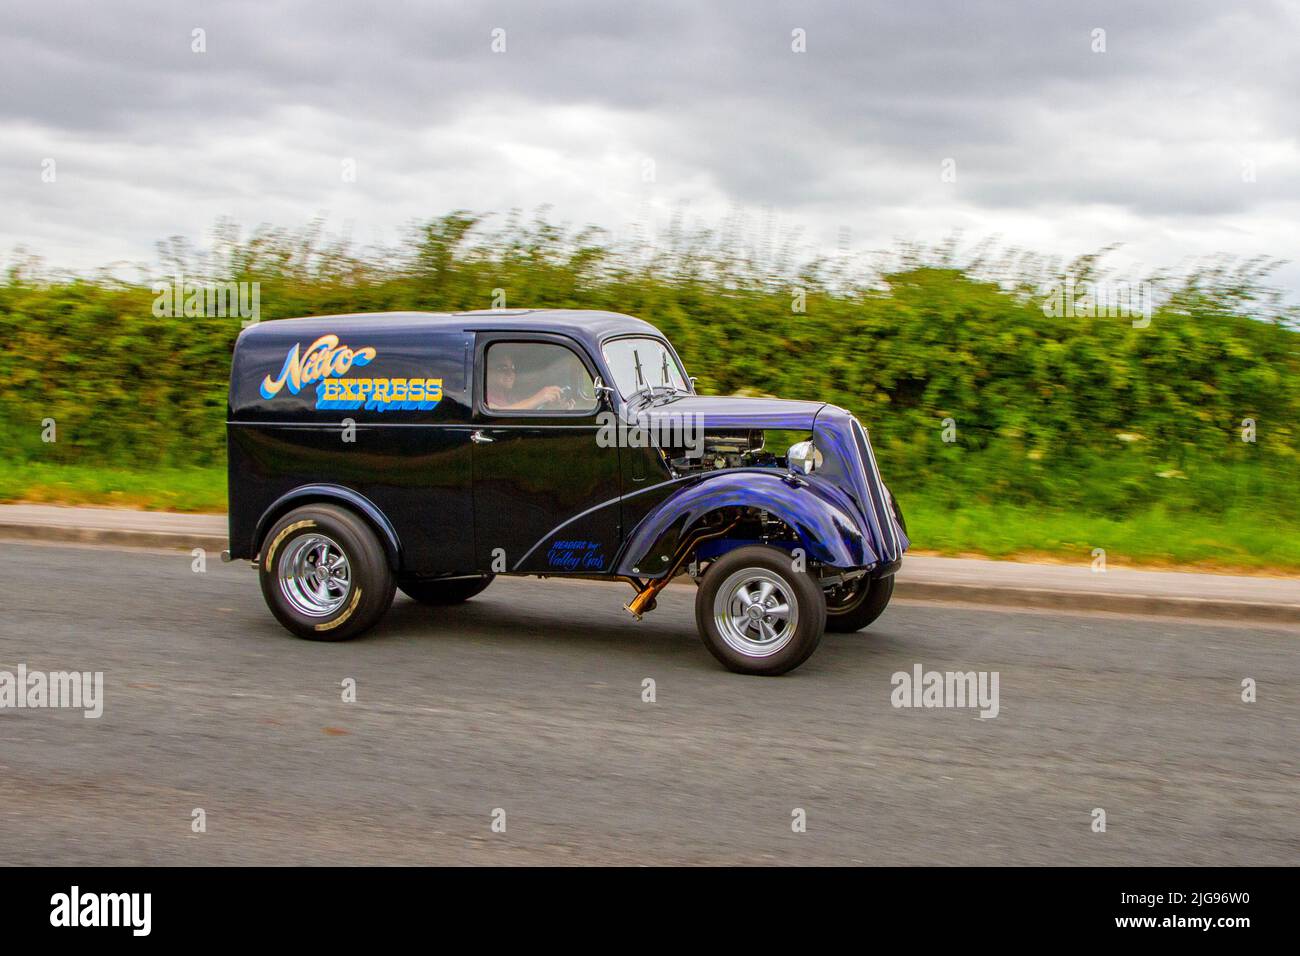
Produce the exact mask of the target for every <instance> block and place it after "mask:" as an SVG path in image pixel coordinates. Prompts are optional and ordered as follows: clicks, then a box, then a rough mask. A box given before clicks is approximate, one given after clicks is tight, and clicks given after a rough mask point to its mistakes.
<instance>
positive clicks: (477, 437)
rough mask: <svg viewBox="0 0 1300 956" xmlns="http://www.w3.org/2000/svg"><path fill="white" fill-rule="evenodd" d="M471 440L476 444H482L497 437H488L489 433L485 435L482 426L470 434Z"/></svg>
mask: <svg viewBox="0 0 1300 956" xmlns="http://www.w3.org/2000/svg"><path fill="white" fill-rule="evenodd" d="M469 440H470V441H472V442H474V443H475V444H476V445H482V444H483V443H484V442H491V441H496V439H495V438H488V436H487V435H484V434H483V429H481V428H476V429H475V430H474V431H473V432H471V433H470V436H469Z"/></svg>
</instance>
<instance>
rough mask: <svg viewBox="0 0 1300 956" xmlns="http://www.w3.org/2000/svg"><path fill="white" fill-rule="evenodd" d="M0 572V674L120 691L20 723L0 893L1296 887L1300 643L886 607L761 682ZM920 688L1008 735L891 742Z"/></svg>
mask: <svg viewBox="0 0 1300 956" xmlns="http://www.w3.org/2000/svg"><path fill="white" fill-rule="evenodd" d="M0 547H3V548H4V553H5V557H6V559H7V560H6V567H7V574H6V575H5V579H6V580H5V586H4V590H3V598H2V599H0V601H2V609H0V671H4V670H8V671H11V672H14V671H16V670H17V667H18V665H19V664H20V663H22V664H25V665H26V667H27V668H28V670H29V671H63V670H80V671H103V672H104V675H105V677H104V679H105V691H104V696H105V702H104V712H103V716H102V717H101V718H99V719H86V718H84V717H83V716H82V713H81V712H80V711H72V710H51V709H44V710H30V709H23V710H16V709H0V863H7V864H71V865H84V864H109V863H139V864H179V863H188V864H233V863H271V864H280V863H309V864H310V863H342V864H367V863H579V862H600V863H624V864H655V863H871V864H921V863H928V864H934V863H938V864H999V863H1045V864H1053V863H1084V864H1265V863H1271V864H1295V863H1296V862H1297V861H1298V860H1300V788H1298V785H1297V780H1298V779H1300V774H1298V773H1297V744H1296V742H1297V733H1296V731H1297V727H1300V694H1298V693H1297V687H1298V686H1300V655H1298V654H1297V646H1298V644H1297V641H1298V640H1300V633H1297V631H1295V630H1288V629H1284V628H1266V627H1244V626H1234V625H1226V624H1214V625H1206V624H1197V623H1193V622H1185V621H1178V620H1170V619H1159V618H1136V617H1120V616H1107V615H1083V614H1068V615H1067V614H1062V615H1054V614H1045V613H1038V612H1016V611H998V610H990V609H976V608H962V607H955V606H944V605H927V604H920V603H915V604H898V605H895V606H892V607H891V608H890V609H889V610H888V611H887V612H886V614H885V616H884V617H883V618H882V619H881V620H880V621H879V622H878V623H877V624H876V625H875V626H874V627H873V628H872V629H871V630H869V631H867V632H863V633H862V634H857V635H834V634H832V635H827V637H826V639H825V640H824V641H823V643H822V646H821V648H820V650H819V651H818V652H817V653H816V654H815V655H814V656H813V658H812V659H811V660H810V661H809V662H808V663H807V664H805V665H804V666H803V667H802V668H801V669H800V670H798V671H796V672H795V673H793V674H790V675H788V676H786V677H782V678H775V679H762V678H750V677H742V676H738V675H733V674H730V673H727V672H726V671H724V670H722V669H721V668H719V667H718V666H717V664H715V662H714V660H713V658H712V657H711V656H709V654H708V653H707V652H706V651H705V649H704V648H703V646H702V645H701V644H700V642H699V640H698V638H697V637H696V636H695V627H694V620H693V615H692V601H693V597H694V589H693V588H690V587H672V588H669V589H668V590H667V591H666V592H665V594H663V595H661V596H660V599H659V609H658V610H656V611H655V612H653V613H652V614H650V615H649V616H647V617H646V619H645V620H644V621H643V622H641V623H639V624H638V623H636V622H635V621H633V620H632V619H631V618H630V617H628V615H627V614H626V613H625V612H624V611H622V610H621V604H622V602H623V601H624V600H626V598H627V595H628V593H629V592H628V589H626V588H624V587H622V586H613V585H601V584H594V583H591V584H589V583H577V582H538V581H533V580H498V581H497V582H495V583H494V584H493V585H492V586H491V587H490V588H488V590H487V591H485V592H484V593H483V594H482V595H481V596H480V597H478V598H476V599H474V600H473V601H471V602H470V603H468V604H466V605H463V606H461V607H457V608H452V609H443V610H438V611H435V610H432V609H427V608H424V607H421V606H419V605H416V604H414V603H412V602H411V601H409V600H407V599H406V598H404V597H402V596H401V595H399V596H398V599H397V601H396V602H395V604H394V606H393V609H392V611H390V613H389V615H388V617H387V618H386V619H385V621H384V622H383V623H382V624H381V625H380V627H379V628H378V629H376V630H375V631H372V632H371V633H370V634H368V635H366V636H365V637H363V638H361V639H359V640H356V641H353V642H350V643H344V644H314V643H309V642H306V641H301V640H298V639H296V638H294V637H291V636H290V635H289V634H287V633H286V632H284V631H283V630H281V629H280V627H279V626H278V625H277V624H276V623H275V622H274V620H273V619H272V618H271V616H270V614H269V613H268V612H267V611H266V609H265V607H264V606H263V604H262V598H261V594H260V591H259V590H258V586H257V578H256V575H255V574H254V572H252V571H251V570H250V569H249V568H248V566H247V565H246V564H239V565H231V566H224V565H222V564H220V562H218V561H216V560H215V558H214V560H212V561H211V562H210V563H209V564H208V568H207V571H206V572H205V573H202V574H196V573H194V572H193V571H191V568H190V562H191V558H190V557H189V555H188V554H180V553H178V554H162V553H152V552H124V551H112V550H106V549H94V548H70V547H54V546H41V545H17V544H3V545H0ZM916 664H920V665H922V666H923V667H924V668H925V669H926V670H930V669H935V670H941V671H948V670H959V671H967V670H976V671H981V670H982V671H997V672H998V674H999V713H998V716H997V717H996V718H993V719H981V718H979V717H978V716H977V715H976V712H975V711H974V710H970V709H956V708H953V709H895V708H894V707H893V706H891V692H892V690H893V687H892V685H891V676H892V675H893V674H894V673H895V672H899V671H906V672H909V673H910V672H911V671H912V669H913V667H914V665H916ZM1246 677H1251V678H1254V679H1255V680H1256V681H1257V683H1258V700H1257V701H1256V702H1255V703H1243V702H1242V700H1241V681H1242V679H1243V678H1246ZM346 678H353V679H355V681H356V688H357V701H356V702H355V703H345V702H343V700H342V694H343V689H342V686H341V684H342V682H343V681H344V680H345V679H346ZM645 678H652V679H653V680H654V681H655V692H656V702H654V703H645V702H643V701H642V682H643V680H644V679H645ZM195 808H202V809H203V811H204V813H205V817H206V832H204V833H194V832H192V828H191V821H192V812H193V810H194V809H195ZM496 808H501V809H503V810H504V811H505V822H506V830H505V832H504V833H494V832H492V829H491V823H492V818H493V817H492V815H493V811H494V810H495V809H496ZM795 808H802V809H803V810H804V811H805V813H806V819H807V831H806V832H803V833H795V832H792V828H791V822H792V811H793V810H794V809H795ZM1094 808H1102V809H1104V810H1105V812H1106V823H1107V828H1106V832H1104V833H1097V832H1093V829H1092V824H1093V815H1092V811H1093V809H1094Z"/></svg>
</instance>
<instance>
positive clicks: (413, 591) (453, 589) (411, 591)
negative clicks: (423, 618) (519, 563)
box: [397, 574, 495, 607]
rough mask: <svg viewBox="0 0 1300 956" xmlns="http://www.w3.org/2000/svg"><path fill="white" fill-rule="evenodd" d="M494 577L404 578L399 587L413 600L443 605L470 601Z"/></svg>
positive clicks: (433, 605) (487, 575)
mask: <svg viewBox="0 0 1300 956" xmlns="http://www.w3.org/2000/svg"><path fill="white" fill-rule="evenodd" d="M493 577H495V575H492V574H485V575H483V576H482V577H480V578H453V579H451V580H445V581H438V580H423V581H422V580H420V579H419V578H402V579H400V580H399V581H398V582H397V587H398V588H399V589H400V590H401V592H402V593H403V594H405V595H406V596H407V597H409V598H410V599H411V600H413V601H419V602H420V603H421V604H428V605H430V606H432V607H442V606H445V605H448V604H460V603H462V602H464V601H468V600H469V599H470V598H472V597H473V596H474V595H476V594H478V593H480V592H481V591H482V590H483V589H484V588H486V587H487V586H488V585H489V584H491V583H492V578H493Z"/></svg>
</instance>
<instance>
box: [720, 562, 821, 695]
mask: <svg viewBox="0 0 1300 956" xmlns="http://www.w3.org/2000/svg"><path fill="white" fill-rule="evenodd" d="M695 621H696V624H697V625H698V626H699V629H700V637H701V638H703V640H704V646H705V647H707V648H708V649H709V651H710V653H712V654H713V656H714V657H716V658H717V659H718V660H719V661H720V662H721V663H722V665H723V666H724V667H726V668H727V669H728V670H732V671H735V672H737V673H739V674H758V675H766V676H775V675H777V674H784V673H786V672H787V671H792V670H794V669H795V668H796V667H798V666H799V665H800V664H802V663H803V662H804V661H806V660H807V659H808V658H809V656H811V655H812V652H813V651H815V650H816V649H817V645H818V643H819V642H820V641H821V638H822V630H823V629H824V628H825V626H826V597H825V595H824V594H823V593H822V589H821V586H820V585H819V584H818V583H817V581H816V580H815V579H814V578H813V577H812V575H810V574H808V573H807V572H805V571H796V570H794V567H793V563H792V562H791V559H790V554H789V552H787V551H783V550H781V549H780V548H773V547H770V546H767V545H751V546H749V547H744V548H737V549H736V550H735V551H731V552H729V553H727V554H725V555H723V556H722V557H721V558H718V559H717V560H716V561H714V562H713V563H712V564H711V565H709V568H708V570H707V571H705V573H704V577H703V579H702V580H701V582H700V588H699V591H698V592H696V595H695Z"/></svg>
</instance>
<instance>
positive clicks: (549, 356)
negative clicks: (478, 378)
mask: <svg viewBox="0 0 1300 956" xmlns="http://www.w3.org/2000/svg"><path fill="white" fill-rule="evenodd" d="M484 362H485V363H486V365H487V378H486V380H485V389H484V396H485V403H486V405H487V407H488V408H490V409H491V410H492V411H494V412H501V411H510V410H517V411H556V412H594V411H595V410H596V407H597V403H596V393H595V389H594V388H593V387H592V386H593V382H592V381H591V376H590V375H589V374H587V368H586V366H585V365H583V364H582V360H581V359H579V358H578V356H576V355H575V354H573V352H572V351H571V350H569V349H567V348H565V347H564V346H563V345H555V344H554V343H551V342H493V343H492V344H491V345H489V346H488V347H487V352H486V353H485V355H484Z"/></svg>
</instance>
